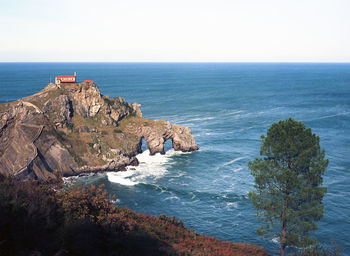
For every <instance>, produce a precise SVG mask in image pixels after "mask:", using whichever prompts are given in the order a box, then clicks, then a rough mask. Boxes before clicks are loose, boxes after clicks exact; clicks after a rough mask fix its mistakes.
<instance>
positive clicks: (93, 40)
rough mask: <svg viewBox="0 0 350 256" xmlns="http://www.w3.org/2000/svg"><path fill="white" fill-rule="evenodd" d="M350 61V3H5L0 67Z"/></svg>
mask: <svg viewBox="0 0 350 256" xmlns="http://www.w3.org/2000/svg"><path fill="white" fill-rule="evenodd" d="M7 61H57V62H58V61H82V62H84V61H103V62H109V61H111V62H350V0H172V1H169V0H113V1H112V0H98V1H97V0H93V1H90V0H0V62H7Z"/></svg>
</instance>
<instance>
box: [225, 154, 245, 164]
mask: <svg viewBox="0 0 350 256" xmlns="http://www.w3.org/2000/svg"><path fill="white" fill-rule="evenodd" d="M244 158H246V157H244V156H242V157H237V158H235V159H232V160H231V161H229V162H226V163H224V164H223V166H227V165H231V164H233V163H235V162H237V161H239V160H241V159H244Z"/></svg>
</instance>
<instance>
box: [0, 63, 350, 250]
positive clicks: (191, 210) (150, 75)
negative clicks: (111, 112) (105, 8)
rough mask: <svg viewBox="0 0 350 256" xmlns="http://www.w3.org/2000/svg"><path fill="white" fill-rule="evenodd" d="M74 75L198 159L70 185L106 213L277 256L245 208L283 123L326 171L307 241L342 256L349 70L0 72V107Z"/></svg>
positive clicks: (309, 66)
mask: <svg viewBox="0 0 350 256" xmlns="http://www.w3.org/2000/svg"><path fill="white" fill-rule="evenodd" d="M74 72H77V75H78V80H80V81H82V80H85V79H90V80H94V81H95V83H96V84H97V85H98V86H99V88H100V90H101V92H102V94H104V95H108V96H109V97H117V96H121V97H124V98H125V99H126V100H127V101H128V102H137V103H140V104H141V105H142V106H141V109H142V112H143V116H144V117H145V118H149V119H154V120H159V119H160V120H168V121H170V122H171V123H175V124H181V125H185V126H188V127H190V128H191V130H192V133H193V135H194V136H195V140H196V142H197V144H198V145H199V146H200V150H199V151H197V152H193V153H179V152H175V151H174V150H173V149H171V142H170V141H167V143H166V150H167V151H166V154H165V155H159V154H157V155H155V156H150V155H149V151H148V148H147V145H146V143H143V145H142V148H143V152H142V153H141V154H140V155H138V159H139V161H140V165H139V166H138V167H136V168H135V169H131V168H128V170H127V171H126V172H118V173H115V172H109V173H104V174H98V175H93V176H87V177H80V178H75V179H74V180H73V181H72V182H73V183H83V184H86V185H89V184H101V183H104V184H105V188H106V189H107V190H108V192H109V193H110V194H113V195H116V197H117V200H116V202H115V204H116V205H118V206H122V207H128V208H130V209H132V210H134V211H136V212H140V213H144V214H149V215H154V216H158V215H160V214H166V215H168V216H176V217H177V218H178V219H183V221H184V223H185V226H186V227H187V228H189V229H193V230H195V231H196V232H197V233H200V234H204V235H209V236H214V237H217V238H219V239H221V240H227V241H232V242H248V243H253V244H257V245H261V246H264V247H265V248H266V249H267V250H268V251H270V252H271V253H272V254H276V253H278V243H276V238H275V237H273V236H271V237H266V238H261V237H259V236H258V235H257V234H256V231H255V230H256V228H258V227H259V226H260V224H261V223H260V222H259V221H258V220H257V218H256V215H255V209H254V207H253V206H252V204H251V202H250V201H249V199H248V196H247V195H248V192H249V191H251V190H253V189H254V188H253V185H254V179H253V177H252V176H251V174H250V170H249V169H248V167H247V166H248V162H249V161H252V160H254V158H255V157H259V149H260V142H261V141H260V136H261V135H262V134H266V131H267V129H268V128H269V127H270V126H271V124H272V123H274V122H278V121H279V120H284V119H287V118H289V117H292V118H294V119H296V120H298V121H302V122H303V123H304V124H305V125H306V127H309V128H311V129H312V132H313V133H315V134H317V135H318V136H319V137H320V144H321V147H322V148H323V149H325V151H326V157H327V158H328V159H329V166H328V168H327V170H326V172H325V174H324V185H325V186H327V187H328V192H327V194H326V196H325V197H324V200H323V202H324V217H323V218H322V219H321V220H320V221H319V222H318V223H317V224H318V230H317V231H316V232H314V233H312V235H313V236H314V237H316V238H317V239H318V240H319V241H320V243H322V244H328V245H330V244H331V243H332V241H334V242H336V243H337V245H338V246H339V247H340V248H342V249H343V250H344V255H350V64H349V63H0V102H9V101H14V100H16V99H18V98H21V97H25V96H28V95H31V94H34V93H36V92H38V91H40V90H41V89H43V88H44V87H45V86H46V85H47V84H48V83H49V82H50V81H54V78H55V76H57V75H62V74H73V73H74Z"/></svg>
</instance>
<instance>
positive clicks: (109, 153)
mask: <svg viewBox="0 0 350 256" xmlns="http://www.w3.org/2000/svg"><path fill="white" fill-rule="evenodd" d="M142 138H144V139H145V141H146V143H147V145H148V148H149V150H150V154H151V155H154V154H156V153H161V154H164V153H165V152H164V143H165V141H167V140H169V139H171V140H172V145H173V148H174V149H175V150H180V151H183V152H189V151H195V150H198V146H197V144H196V142H195V140H194V137H193V135H192V134H191V131H190V129H189V128H187V127H185V126H181V125H176V124H173V125H172V124H170V123H169V122H167V121H161V120H158V121H153V120H148V119H145V118H143V117H142V112H141V109H140V105H139V104H137V103H133V104H130V103H128V102H126V101H125V100H124V99H123V98H120V97H117V98H113V99H111V98H109V97H107V96H103V95H102V94H101V93H100V90H99V89H98V87H97V86H96V85H95V84H87V83H71V84H65V85H56V84H49V85H48V86H47V87H46V88H45V89H43V90H42V91H41V92H39V93H36V94H34V95H32V96H29V97H26V98H23V99H20V100H17V101H15V102H10V103H1V104H0V173H2V174H5V175H11V176H17V177H21V178H25V179H38V180H41V181H56V180H59V179H60V177H61V176H71V175H77V174H80V173H83V172H99V171H118V170H123V169H124V168H125V167H126V166H127V165H137V164H138V162H137V158H136V155H137V154H138V153H140V152H141V143H142Z"/></svg>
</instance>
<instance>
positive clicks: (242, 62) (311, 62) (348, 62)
mask: <svg viewBox="0 0 350 256" xmlns="http://www.w3.org/2000/svg"><path fill="white" fill-rule="evenodd" d="M0 63H237V64H238V63H239V64H244V63H247V64H249V63H251V64H253V63H261V64H264V63H266V64H267V63H271V64H273V63H275V64H282V63H286V64H288V63H300V64H302V63H305V64H307V63H310V64H350V61H0Z"/></svg>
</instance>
